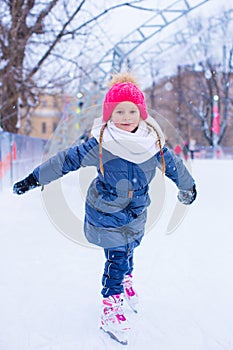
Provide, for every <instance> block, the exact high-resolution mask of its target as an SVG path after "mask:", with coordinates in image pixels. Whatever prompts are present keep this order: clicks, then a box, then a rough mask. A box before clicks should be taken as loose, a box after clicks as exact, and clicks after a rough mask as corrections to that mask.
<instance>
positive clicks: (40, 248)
mask: <svg viewBox="0 0 233 350" xmlns="http://www.w3.org/2000/svg"><path fill="white" fill-rule="evenodd" d="M192 168H193V175H194V177H195V179H196V182H197V189H198V197H197V200H196V202H195V203H194V204H193V205H192V206H191V207H190V209H189V211H188V213H187V215H186V217H185V218H184V220H183V222H182V223H181V224H180V225H179V227H178V228H177V229H176V231H175V232H173V233H172V234H171V235H166V227H167V224H168V218H169V217H170V214H171V210H172V209H171V208H172V207H173V204H174V203H175V196H176V189H175V187H174V185H173V184H172V183H171V182H170V181H169V180H168V182H167V190H166V191H167V195H166V198H167V199H166V204H165V208H164V210H163V212H162V215H161V217H160V219H159V221H158V222H157V224H156V226H155V227H154V228H153V231H152V232H150V233H149V234H148V235H146V236H145V238H144V241H143V242H142V245H141V247H140V248H138V249H137V251H135V274H134V275H135V286H136V288H137V291H138V293H139V294H140V305H141V306H140V308H141V310H140V312H139V313H138V314H137V315H135V314H133V313H131V312H130V310H127V314H128V317H129V319H130V321H131V324H132V334H131V339H130V343H129V345H128V346H127V347H125V346H122V345H119V344H117V343H114V341H112V340H111V339H108V338H107V336H105V335H103V334H101V332H100V331H99V316H100V305H101V295H100V290H101V275H102V270H103V266H104V256H103V252H102V250H101V249H91V248H87V247H84V246H81V245H79V244H77V243H74V242H73V241H72V240H69V239H68V238H66V237H65V236H64V235H62V234H61V233H59V232H58V231H57V229H56V228H55V227H54V226H53V225H52V223H51V221H50V219H49V218H48V216H47V214H46V212H45V210H44V208H43V205H42V201H41V194H40V190H38V189H35V190H33V191H31V192H28V193H27V194H25V195H22V196H16V195H13V194H12V190H11V189H4V191H3V192H1V193H0V196H1V200H0V206H1V208H0V212H1V231H0V296H1V297H0V349H1V350H80V349H83V350H84V349H88V350H103V349H106V350H109V349H124V348H128V349H134V350H141V349H158V350H187V349H188V350H230V349H233V278H232V268H233V229H232V215H233V211H232V208H233V205H232V198H233V186H232V179H233V161H232V160H195V161H194V162H193V165H192ZM25 175H27V174H25ZM68 176H69V175H68ZM71 183H72V182H71ZM67 186H69V185H67ZM72 186H73V183H72ZM70 188H71V191H72V187H70ZM155 203H156V201H155Z"/></svg>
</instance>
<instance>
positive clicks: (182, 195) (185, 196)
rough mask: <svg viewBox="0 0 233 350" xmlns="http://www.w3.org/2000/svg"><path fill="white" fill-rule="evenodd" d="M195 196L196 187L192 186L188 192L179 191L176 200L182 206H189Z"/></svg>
mask: <svg viewBox="0 0 233 350" xmlns="http://www.w3.org/2000/svg"><path fill="white" fill-rule="evenodd" d="M196 196H197V190H196V186H195V185H193V187H192V188H191V189H190V190H179V192H178V196H177V198H178V199H179V201H180V202H181V203H182V204H185V205H189V204H192V203H193V202H194V201H195V199H196Z"/></svg>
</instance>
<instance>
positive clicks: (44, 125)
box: [42, 122, 46, 134]
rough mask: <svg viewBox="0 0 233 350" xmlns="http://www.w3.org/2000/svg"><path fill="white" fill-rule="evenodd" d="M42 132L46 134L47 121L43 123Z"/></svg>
mask: <svg viewBox="0 0 233 350" xmlns="http://www.w3.org/2000/svg"><path fill="white" fill-rule="evenodd" d="M42 134H46V123H45V122H43V123H42Z"/></svg>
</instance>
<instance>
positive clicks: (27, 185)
mask: <svg viewBox="0 0 233 350" xmlns="http://www.w3.org/2000/svg"><path fill="white" fill-rule="evenodd" d="M38 186H41V185H40V184H39V182H38V181H37V180H36V179H35V178H34V176H33V174H30V175H28V176H27V177H26V178H25V179H23V180H21V181H19V182H16V183H15V184H14V186H13V193H16V194H23V193H25V192H27V191H29V190H32V189H33V188H35V187H38Z"/></svg>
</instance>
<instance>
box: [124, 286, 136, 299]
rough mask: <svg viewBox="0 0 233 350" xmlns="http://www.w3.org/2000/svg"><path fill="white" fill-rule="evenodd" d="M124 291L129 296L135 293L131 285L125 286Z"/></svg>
mask: <svg viewBox="0 0 233 350" xmlns="http://www.w3.org/2000/svg"><path fill="white" fill-rule="evenodd" d="M125 292H126V294H127V295H128V296H129V297H133V296H134V295H135V294H136V293H135V291H134V290H133V288H132V287H130V288H125Z"/></svg>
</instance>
